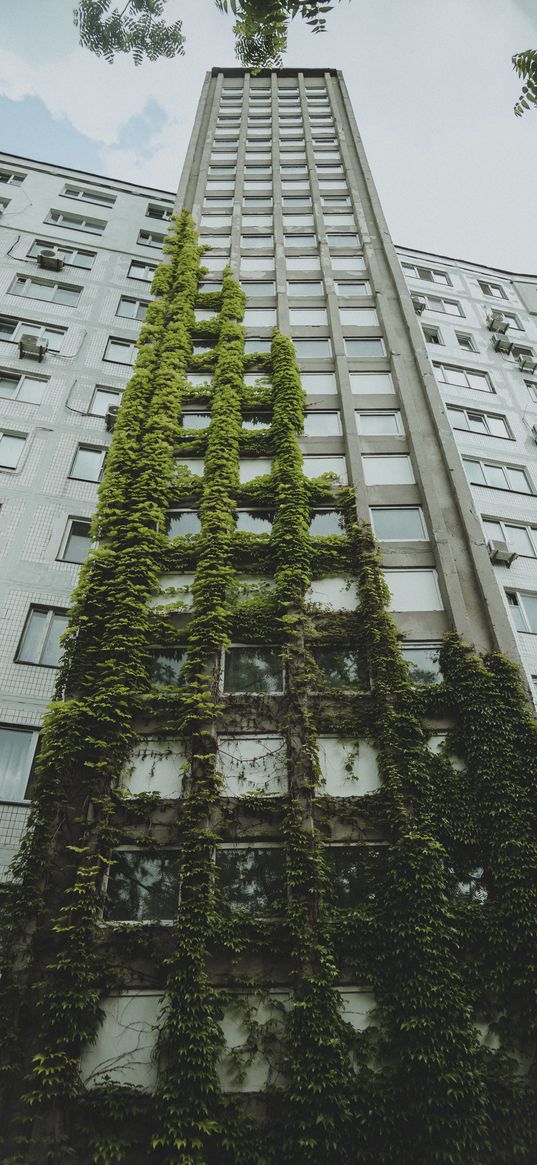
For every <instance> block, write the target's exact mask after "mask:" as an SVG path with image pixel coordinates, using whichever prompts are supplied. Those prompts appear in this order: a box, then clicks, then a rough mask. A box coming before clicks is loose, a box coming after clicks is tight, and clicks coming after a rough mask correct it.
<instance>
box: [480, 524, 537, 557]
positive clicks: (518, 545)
mask: <svg viewBox="0 0 537 1165" xmlns="http://www.w3.org/2000/svg"><path fill="white" fill-rule="evenodd" d="M484 525H485V526H486V527H487V531H488V528H489V527H498V528H499V530H500V533H499V534H492V533H490V534H488V537H489V538H503V537H504V535H503V534H502V532H501V526H500V523H499V522H485V523H484ZM505 537H506V539H507V545H508V546H509V549H510V550H515V551H516V553H517V554H522V555H525V556H527V557H531V558H534V557H535V550H534V548H533V543H532V541H531V538H530V536H529V534H528V531H527V530H525V529H524V527H523V526H505Z"/></svg>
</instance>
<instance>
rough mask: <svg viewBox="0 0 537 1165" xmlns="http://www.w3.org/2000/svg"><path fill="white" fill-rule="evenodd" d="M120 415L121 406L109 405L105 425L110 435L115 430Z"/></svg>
mask: <svg viewBox="0 0 537 1165" xmlns="http://www.w3.org/2000/svg"><path fill="white" fill-rule="evenodd" d="M118 413H119V405H108V408H107V410H106V414H105V418H104V423H105V425H106V428H107V429H108V432H109V433H111V432H112V429H113V428H114V425H115V423H116V421H117V415H118Z"/></svg>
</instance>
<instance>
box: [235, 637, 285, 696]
mask: <svg viewBox="0 0 537 1165" xmlns="http://www.w3.org/2000/svg"><path fill="white" fill-rule="evenodd" d="M283 690H284V677H283V663H282V658H281V655H280V652H279V651H278V649H277V648H276V647H246V646H244V647H242V646H241V647H229V648H228V650H227V651H226V653H225V657H224V692H233V693H237V694H239V695H281V694H282V692H283Z"/></svg>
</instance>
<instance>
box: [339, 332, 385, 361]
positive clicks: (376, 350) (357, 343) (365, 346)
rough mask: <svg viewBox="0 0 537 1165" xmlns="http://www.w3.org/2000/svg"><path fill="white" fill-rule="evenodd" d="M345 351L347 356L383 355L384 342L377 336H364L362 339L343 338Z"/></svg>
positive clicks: (362, 357) (361, 357)
mask: <svg viewBox="0 0 537 1165" xmlns="http://www.w3.org/2000/svg"><path fill="white" fill-rule="evenodd" d="M345 351H346V353H347V356H353V357H356V358H358V359H364V358H365V357H367V356H372V357H375V356H383V355H384V343H383V341H382V340H381V339H380V338H379V339H376V338H375V337H371V338H366V339H363V340H350V339H348V338H347V339H345Z"/></svg>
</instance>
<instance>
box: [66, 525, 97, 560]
mask: <svg viewBox="0 0 537 1165" xmlns="http://www.w3.org/2000/svg"><path fill="white" fill-rule="evenodd" d="M89 531H90V523H89V522H77V521H75V522H71V526H70V529H69V534H68V537H67V542H66V544H65V550H64V552H63V561H64V562H77V563H81V562H84V560H85V559H86V558H87V557H88V554H89V552H90V546H91V543H90V536H89Z"/></svg>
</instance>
